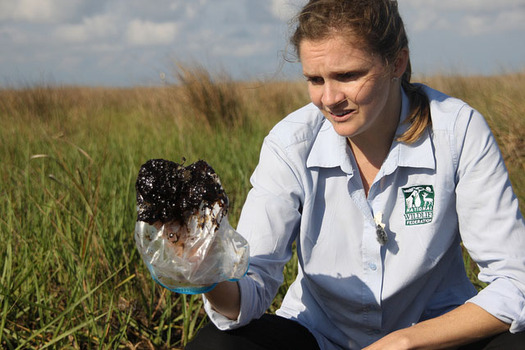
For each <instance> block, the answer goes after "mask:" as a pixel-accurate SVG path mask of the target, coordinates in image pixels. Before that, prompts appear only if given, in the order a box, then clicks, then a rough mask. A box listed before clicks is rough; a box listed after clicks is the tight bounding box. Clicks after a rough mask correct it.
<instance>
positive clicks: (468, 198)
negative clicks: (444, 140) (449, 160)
mask: <svg viewBox="0 0 525 350" xmlns="http://www.w3.org/2000/svg"><path fill="white" fill-rule="evenodd" d="M455 134H456V137H457V138H456V140H457V149H458V170H457V177H456V181H457V186H456V198H457V202H456V210H457V214H458V222H459V229H460V233H461V237H462V240H463V243H464V245H465V247H466V248H467V250H468V252H469V254H470V256H471V257H472V259H473V260H474V261H476V263H477V264H478V266H479V268H480V273H479V276H478V277H479V279H480V280H481V281H483V282H486V283H489V285H488V286H487V287H486V288H485V289H483V290H482V291H480V293H479V294H478V295H476V296H474V297H473V298H472V299H470V300H469V302H472V303H475V304H477V305H479V306H480V307H482V308H483V309H485V310H486V311H488V312H489V313H491V314H492V315H494V316H495V317H497V318H498V319H500V320H501V321H503V322H505V323H508V324H510V325H511V328H510V330H511V332H520V331H523V330H525V311H524V310H525V253H524V252H525V225H524V221H523V217H522V214H521V213H520V209H519V202H518V199H517V198H516V195H515V193H514V192H513V190H512V186H511V183H510V180H509V176H508V172H507V169H506V167H505V164H504V161H503V158H502V155H501V152H500V150H499V148H498V146H497V144H496V141H495V139H494V136H493V134H492V133H491V131H490V129H489V127H488V125H487V123H486V121H485V120H484V118H483V117H482V116H481V115H480V114H479V113H478V112H476V111H475V110H472V109H471V108H469V107H468V106H465V107H464V108H463V110H462V111H461V112H460V116H459V118H458V120H457V123H456V126H455ZM458 135H460V136H458ZM461 135H463V136H461Z"/></svg>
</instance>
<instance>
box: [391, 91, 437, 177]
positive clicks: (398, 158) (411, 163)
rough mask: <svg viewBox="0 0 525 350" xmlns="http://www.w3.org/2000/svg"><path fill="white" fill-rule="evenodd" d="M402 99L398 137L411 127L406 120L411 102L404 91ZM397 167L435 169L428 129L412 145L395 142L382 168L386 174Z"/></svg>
mask: <svg viewBox="0 0 525 350" xmlns="http://www.w3.org/2000/svg"><path fill="white" fill-rule="evenodd" d="M401 98H402V102H401V103H402V104H401V115H400V118H399V126H398V127H397V130H396V136H400V135H403V133H405V131H407V130H408V127H409V125H408V124H407V123H405V120H406V118H407V117H408V113H409V106H410V102H409V100H408V96H407V95H406V94H405V91H404V90H402V97H401ZM396 167H410V168H427V169H435V167H436V161H435V158H434V148H433V147H432V140H431V137H430V130H429V129H426V130H425V131H424V132H423V134H422V135H421V137H420V138H419V139H418V140H417V141H416V142H414V143H412V144H407V143H403V142H399V141H396V140H394V142H393V143H392V147H391V149H390V153H389V154H388V156H387V159H385V162H384V163H383V167H382V168H383V169H384V172H385V173H391V172H392V171H393V170H394V169H395V168H396Z"/></svg>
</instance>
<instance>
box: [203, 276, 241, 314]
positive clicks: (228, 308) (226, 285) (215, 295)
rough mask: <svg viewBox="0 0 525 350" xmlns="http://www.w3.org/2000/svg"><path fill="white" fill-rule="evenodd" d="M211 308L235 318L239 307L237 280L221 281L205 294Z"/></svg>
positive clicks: (239, 297)
mask: <svg viewBox="0 0 525 350" xmlns="http://www.w3.org/2000/svg"><path fill="white" fill-rule="evenodd" d="M205 296H206V299H208V301H209V302H210V304H211V305H212V307H213V309H215V311H217V312H218V313H220V314H222V315H224V316H226V317H228V318H229V319H231V320H236V319H237V318H238V317H239V312H240V309H241V293H240V291H239V285H238V284H237V282H230V281H226V282H221V283H219V284H217V286H216V287H215V288H213V289H212V290H211V291H209V292H208V293H206V294H205Z"/></svg>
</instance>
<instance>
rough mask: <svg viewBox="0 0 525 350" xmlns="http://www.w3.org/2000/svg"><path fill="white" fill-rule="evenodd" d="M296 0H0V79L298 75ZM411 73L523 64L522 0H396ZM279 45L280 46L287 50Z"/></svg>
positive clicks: (91, 82)
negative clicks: (292, 42) (293, 45)
mask: <svg viewBox="0 0 525 350" xmlns="http://www.w3.org/2000/svg"><path fill="white" fill-rule="evenodd" d="M304 3H305V0H191V1H189V0H151V1H146V0H0V50H1V51H0V86H4V87H6V86H8V87H13V86H27V85H34V84H61V85H87V86H135V85H156V84H161V83H163V82H165V81H168V82H170V81H171V80H172V79H173V78H172V77H173V76H174V75H173V73H174V71H175V70H176V62H181V63H183V64H193V63H198V64H200V65H202V66H204V67H206V68H208V69H209V70H210V71H212V72H214V71H225V72H227V73H228V74H230V75H231V76H232V77H233V78H234V79H239V80H269V79H297V78H299V77H300V72H301V70H300V64H298V63H296V62H295V63H294V62H289V61H290V60H286V59H285V57H288V58H289V57H290V49H289V48H288V47H287V39H288V37H289V34H290V29H289V25H288V22H289V20H290V18H291V17H292V16H293V14H295V13H296V12H297V11H298V10H299V9H300V8H301V6H302V5H304ZM399 8H400V12H401V15H402V17H403V19H404V22H405V26H406V28H407V32H408V35H409V40H410V51H411V59H412V67H413V71H414V74H416V75H418V74H419V75H432V74H439V73H444V74H464V75H473V74H482V75H490V74H500V73H509V72H515V71H524V70H525V0H497V1H494V0H490V1H489V0H399ZM287 53H288V54H287Z"/></svg>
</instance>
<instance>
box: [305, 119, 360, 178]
mask: <svg viewBox="0 0 525 350" xmlns="http://www.w3.org/2000/svg"><path fill="white" fill-rule="evenodd" d="M319 113H321V112H319ZM306 166H307V167H308V168H312V167H321V168H335V167H340V168H341V170H343V171H344V172H345V173H347V174H353V172H354V171H353V167H352V164H351V161H350V148H349V147H348V146H347V144H346V137H343V136H340V135H339V134H337V133H336V132H335V130H334V128H333V127H332V124H331V123H330V122H329V121H328V120H326V118H325V119H324V120H323V125H322V126H321V128H320V129H319V132H318V133H317V136H316V138H315V140H314V143H313V145H312V149H311V151H310V154H309V155H308V159H307V160H306Z"/></svg>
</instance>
